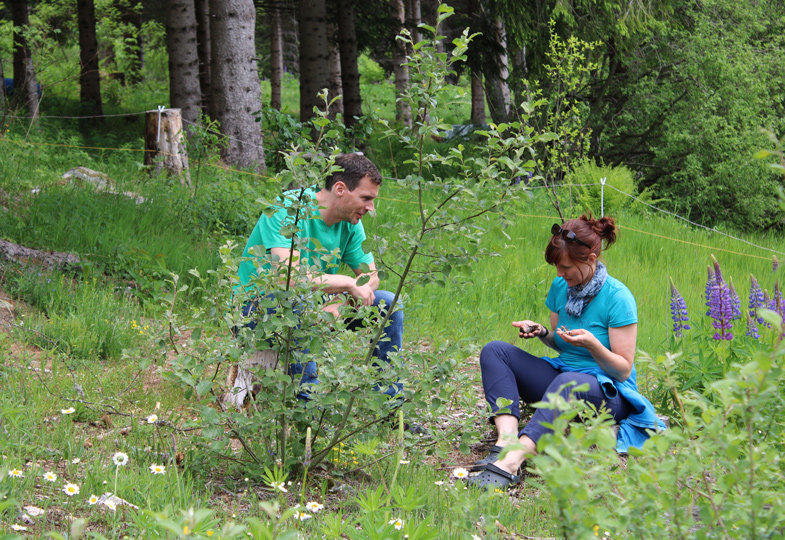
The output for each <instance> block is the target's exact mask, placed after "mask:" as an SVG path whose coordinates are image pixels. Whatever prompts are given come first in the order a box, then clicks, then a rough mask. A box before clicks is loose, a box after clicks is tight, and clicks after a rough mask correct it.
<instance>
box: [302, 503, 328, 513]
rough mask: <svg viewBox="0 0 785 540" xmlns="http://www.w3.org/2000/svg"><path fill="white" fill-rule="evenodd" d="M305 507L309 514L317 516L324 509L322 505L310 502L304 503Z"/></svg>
mask: <svg viewBox="0 0 785 540" xmlns="http://www.w3.org/2000/svg"><path fill="white" fill-rule="evenodd" d="M305 507H306V508H307V509H308V510H309V511H310V512H313V513H314V514H318V513H319V512H321V511H322V510H323V509H324V505H323V504H322V503H318V502H316V501H311V502H308V503H305Z"/></svg>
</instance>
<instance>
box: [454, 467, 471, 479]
mask: <svg viewBox="0 0 785 540" xmlns="http://www.w3.org/2000/svg"><path fill="white" fill-rule="evenodd" d="M452 475H453V476H454V477H455V478H461V479H463V478H466V477H467V476H469V471H467V470H466V469H464V468H463V467H458V468H457V469H453V471H452Z"/></svg>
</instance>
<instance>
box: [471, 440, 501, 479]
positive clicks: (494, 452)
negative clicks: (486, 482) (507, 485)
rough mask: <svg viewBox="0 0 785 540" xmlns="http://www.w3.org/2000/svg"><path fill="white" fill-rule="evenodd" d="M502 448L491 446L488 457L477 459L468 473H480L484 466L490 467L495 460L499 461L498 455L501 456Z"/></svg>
mask: <svg viewBox="0 0 785 540" xmlns="http://www.w3.org/2000/svg"><path fill="white" fill-rule="evenodd" d="M502 450H503V448H502V447H501V446H496V445H495V444H494V445H493V446H491V448H490V449H489V450H488V455H487V456H485V457H484V458H482V459H479V460H477V461H475V462H474V465H472V466H471V467H469V471H470V472H476V471H481V470H483V469H484V468H485V466H486V465H490V464H491V463H493V462H494V461H496V460H497V459H499V454H501V452H502Z"/></svg>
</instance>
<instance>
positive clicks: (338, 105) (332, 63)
mask: <svg viewBox="0 0 785 540" xmlns="http://www.w3.org/2000/svg"><path fill="white" fill-rule="evenodd" d="M337 34H338V29H337V28H336V26H335V24H333V23H332V22H330V23H328V25H327V44H328V45H327V46H328V47H329V50H330V54H329V56H328V59H327V66H328V68H329V70H330V77H329V83H330V84H329V86H328V87H327V89H328V92H327V99H328V100H330V101H332V100H333V99H334V98H336V97H338V96H341V98H340V99H338V100H336V101H335V103H333V104H332V106H331V107H330V118H335V115H337V114H338V113H341V114H343V84H342V83H341V51H340V49H339V48H338V35H337Z"/></svg>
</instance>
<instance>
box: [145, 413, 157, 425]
mask: <svg viewBox="0 0 785 540" xmlns="http://www.w3.org/2000/svg"><path fill="white" fill-rule="evenodd" d="M156 422H158V415H157V414H151V415H150V416H148V417H147V423H148V424H155V423H156Z"/></svg>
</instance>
